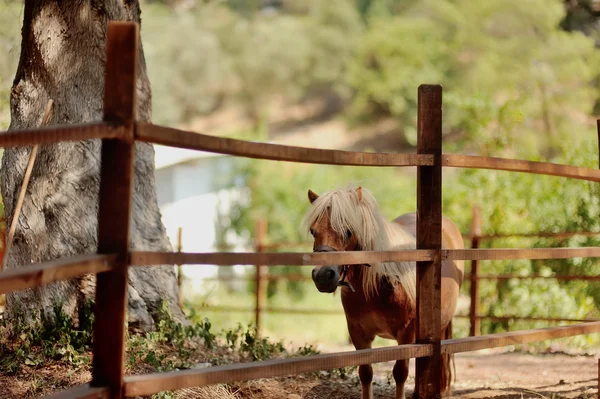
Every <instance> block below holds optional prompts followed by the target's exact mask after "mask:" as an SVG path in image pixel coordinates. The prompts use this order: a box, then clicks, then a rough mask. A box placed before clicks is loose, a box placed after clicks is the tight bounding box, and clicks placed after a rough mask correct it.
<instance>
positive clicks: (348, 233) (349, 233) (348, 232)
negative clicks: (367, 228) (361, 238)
mask: <svg viewBox="0 0 600 399" xmlns="http://www.w3.org/2000/svg"><path fill="white" fill-rule="evenodd" d="M350 237H352V232H351V231H350V230H348V231H347V232H346V238H350Z"/></svg>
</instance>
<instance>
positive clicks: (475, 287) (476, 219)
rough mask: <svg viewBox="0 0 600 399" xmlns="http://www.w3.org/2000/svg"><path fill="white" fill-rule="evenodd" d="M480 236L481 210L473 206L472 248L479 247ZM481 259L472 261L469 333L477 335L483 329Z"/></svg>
mask: <svg viewBox="0 0 600 399" xmlns="http://www.w3.org/2000/svg"><path fill="white" fill-rule="evenodd" d="M479 236H481V210H480V209H479V208H478V207H474V208H473V216H472V219H471V248H472V249H477V248H479V240H480V239H479ZM478 275H479V261H478V260H472V261H471V275H470V280H471V287H470V288H471V289H470V294H471V305H470V306H469V316H470V318H469V321H470V323H469V324H470V326H469V327H470V328H469V335H470V336H471V337H475V336H477V335H479V332H480V331H481V320H480V319H479V318H478V317H477V315H478V314H479V279H478V278H477V277H478Z"/></svg>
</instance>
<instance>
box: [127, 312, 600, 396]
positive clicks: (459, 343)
mask: <svg viewBox="0 0 600 399" xmlns="http://www.w3.org/2000/svg"><path fill="white" fill-rule="evenodd" d="M597 332H600V322H590V323H582V324H578V325H572V326H563V327H551V328H542V329H533V330H524V331H514V332H508V333H499V334H489V335H485V336H480V337H469V338H459V339H449V340H442V341H441V350H442V353H446V354H452V353H459V352H470V351H476V350H480V349H486V348H493V347H499V346H509V345H517V344H524V343H528V342H534V341H542V340H547V339H557V338H566V337H570V336H574V335H581V334H589V333H597ZM431 350H432V346H431V345H414V344H413V345H399V346H393V347H386V348H376V349H363V350H357V351H351V352H337V353H329V354H324V355H316V356H310V357H304V358H293V359H282V360H269V361H264V362H251V363H243V364H232V365H225V366H217V367H209V368H205V369H200V370H185V371H175V372H163V373H152V374H144V375H136V376H128V377H125V396H127V397H133V396H141V395H150V394H153V393H157V392H161V391H173V390H177V389H182V388H188V387H197V386H205V385H212V384H217V383H228V382H233V381H244V380H253V379H258V378H265V377H280V376H286V375H294V374H300V373H306V372H311V371H319V370H327V369H332V368H339V367H346V366H351V365H356V364H367V363H381V362H387V361H393V360H398V359H408V358H418V357H426V356H429V355H430V354H431Z"/></svg>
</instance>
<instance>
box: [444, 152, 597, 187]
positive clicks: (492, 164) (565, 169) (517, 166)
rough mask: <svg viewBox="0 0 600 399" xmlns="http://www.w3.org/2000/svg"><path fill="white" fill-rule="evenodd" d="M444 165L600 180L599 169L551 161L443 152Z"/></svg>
mask: <svg viewBox="0 0 600 399" xmlns="http://www.w3.org/2000/svg"><path fill="white" fill-rule="evenodd" d="M442 166H446V167H455V168H472V169H490V170H504V171H510V172H524V173H534V174H538V175H546V176H560V177H569V178H572V179H580V180H589V181H595V182H600V170H598V169H591V168H584V167H580V166H571V165H560V164H555V163H549V162H535V161H524V160H518V159H507V158H491V157H480V156H473V155H455V154H443V155H442Z"/></svg>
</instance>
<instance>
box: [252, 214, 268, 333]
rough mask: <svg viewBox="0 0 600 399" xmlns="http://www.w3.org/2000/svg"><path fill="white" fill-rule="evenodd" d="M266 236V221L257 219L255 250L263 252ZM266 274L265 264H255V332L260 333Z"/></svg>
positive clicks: (265, 296) (265, 293) (265, 290)
mask: <svg viewBox="0 0 600 399" xmlns="http://www.w3.org/2000/svg"><path fill="white" fill-rule="evenodd" d="M266 236H267V221H266V220H265V219H259V220H258V223H257V225H256V252H263V251H264V250H265V242H266ZM266 274H267V271H266V270H265V266H263V265H256V275H255V285H256V287H255V288H256V293H255V294H256V307H255V315H254V319H255V323H256V331H257V334H260V328H261V323H260V314H261V312H262V310H263V309H264V307H265V303H266V298H267V285H266V282H267V280H266Z"/></svg>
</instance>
